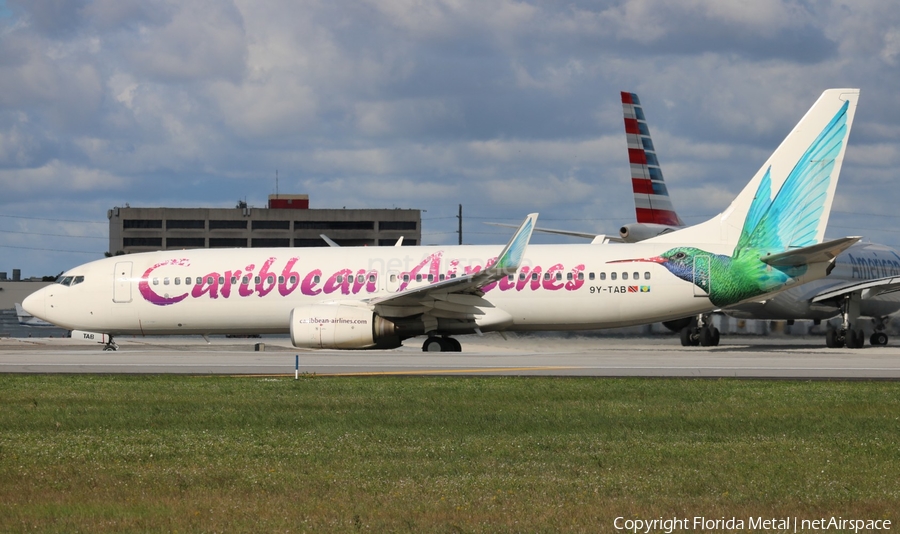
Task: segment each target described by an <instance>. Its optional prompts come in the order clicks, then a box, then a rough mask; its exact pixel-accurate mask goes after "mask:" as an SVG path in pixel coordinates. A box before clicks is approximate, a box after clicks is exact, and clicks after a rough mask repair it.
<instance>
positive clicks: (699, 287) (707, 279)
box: [694, 254, 712, 297]
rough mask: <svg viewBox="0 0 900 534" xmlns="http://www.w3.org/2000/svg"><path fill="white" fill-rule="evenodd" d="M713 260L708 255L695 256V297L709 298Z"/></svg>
mask: <svg viewBox="0 0 900 534" xmlns="http://www.w3.org/2000/svg"><path fill="white" fill-rule="evenodd" d="M711 260H712V258H710V256H708V255H706V254H700V255H697V256H694V296H695V297H708V296H709V287H710V284H711V283H712V280H711V278H712V277H711V274H710V263H711Z"/></svg>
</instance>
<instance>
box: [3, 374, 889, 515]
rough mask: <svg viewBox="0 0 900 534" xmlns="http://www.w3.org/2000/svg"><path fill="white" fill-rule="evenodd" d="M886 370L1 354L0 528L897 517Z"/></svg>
mask: <svg viewBox="0 0 900 534" xmlns="http://www.w3.org/2000/svg"><path fill="white" fill-rule="evenodd" d="M898 503H900V383H896V382H824V381H820V382H796V381H732V380H660V379H649V380H648V379H573V378H450V377H441V378H435V377H423V378H400V377H390V378H315V377H301V379H300V380H299V381H295V380H293V378H285V379H259V378H222V377H219V378H206V377H203V378H201V377H118V376H110V377H106V376H104V377H96V376H9V375H6V376H0V531H2V532H17V531H47V532H122V531H126V532H127V531H134V532H176V531H177V532H199V531H204V532H214V531H215V532H223V531H226V532H251V531H252V532H276V531H277V532H285V531H291V532H296V531H310V532H321V531H328V532H332V531H337V532H355V531H373V532H423V531H425V532H507V531H508V532H519V531H525V532H559V531H566V532H607V531H612V530H613V528H612V521H613V519H614V518H615V517H617V516H624V517H627V518H633V517H641V518H656V517H660V516H663V517H672V516H673V515H677V516H679V517H681V516H690V517H693V516H699V515H704V516H706V517H711V518H719V517H722V516H725V517H728V518H730V517H732V516H736V517H743V518H747V517H749V516H770V517H771V516H773V515H774V516H801V517H819V516H826V517H827V516H831V515H835V516H838V515H842V516H843V517H861V518H888V519H892V520H894V522H895V524H896V521H897V520H900V514H898Z"/></svg>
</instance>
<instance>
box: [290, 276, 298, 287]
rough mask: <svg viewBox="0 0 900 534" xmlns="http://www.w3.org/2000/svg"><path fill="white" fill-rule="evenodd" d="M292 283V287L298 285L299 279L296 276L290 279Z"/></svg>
mask: <svg viewBox="0 0 900 534" xmlns="http://www.w3.org/2000/svg"><path fill="white" fill-rule="evenodd" d="M290 283H291V285H294V284H296V283H297V277H296V276H291V278H290Z"/></svg>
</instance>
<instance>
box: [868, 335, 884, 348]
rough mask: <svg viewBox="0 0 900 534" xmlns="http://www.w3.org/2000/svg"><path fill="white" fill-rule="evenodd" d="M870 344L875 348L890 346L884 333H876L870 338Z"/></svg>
mask: <svg viewBox="0 0 900 534" xmlns="http://www.w3.org/2000/svg"><path fill="white" fill-rule="evenodd" d="M869 343H871V344H872V345H873V346H879V345H881V346H884V345H887V344H888V335H887V334H885V333H884V332H875V333H874V334H872V335H871V337H869Z"/></svg>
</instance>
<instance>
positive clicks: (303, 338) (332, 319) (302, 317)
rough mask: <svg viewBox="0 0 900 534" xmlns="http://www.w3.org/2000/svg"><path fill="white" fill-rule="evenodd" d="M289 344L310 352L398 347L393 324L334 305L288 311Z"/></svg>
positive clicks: (360, 310)
mask: <svg viewBox="0 0 900 534" xmlns="http://www.w3.org/2000/svg"><path fill="white" fill-rule="evenodd" d="M291 342H292V343H293V344H294V346H295V347H301V348H310V349H370V348H382V349H392V348H396V347H399V346H400V345H401V339H400V336H399V335H398V329H397V327H396V325H395V324H394V323H393V322H391V321H389V320H387V319H385V318H384V317H379V316H378V315H376V314H375V313H374V312H372V311H371V310H369V309H367V308H359V307H355V306H347V305H334V304H316V305H311V306H299V307H297V308H294V309H293V310H291Z"/></svg>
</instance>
